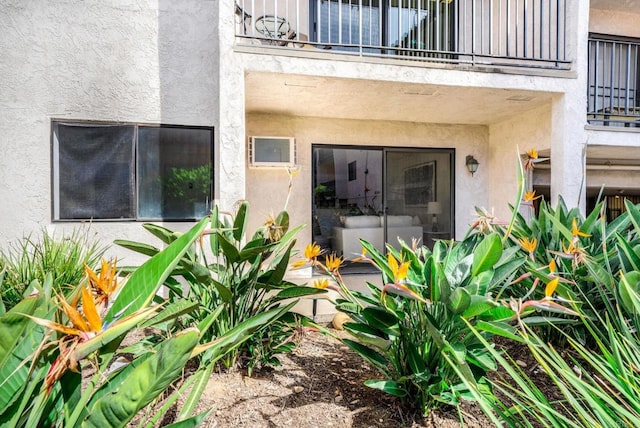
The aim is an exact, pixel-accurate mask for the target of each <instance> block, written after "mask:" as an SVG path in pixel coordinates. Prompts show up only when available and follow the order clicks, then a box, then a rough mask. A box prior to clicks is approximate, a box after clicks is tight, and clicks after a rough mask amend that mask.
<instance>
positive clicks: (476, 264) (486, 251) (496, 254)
mask: <svg viewBox="0 0 640 428" xmlns="http://www.w3.org/2000/svg"><path fill="white" fill-rule="evenodd" d="M500 257H502V242H501V241H500V236H498V234H497V233H492V234H490V235H487V236H485V238H484V239H483V240H482V242H480V244H479V245H478V246H477V247H476V249H475V251H474V253H473V264H472V268H471V275H472V276H476V275H478V274H479V273H481V272H484V271H486V270H489V269H491V268H492V267H493V265H495V264H496V263H497V262H498V260H500Z"/></svg>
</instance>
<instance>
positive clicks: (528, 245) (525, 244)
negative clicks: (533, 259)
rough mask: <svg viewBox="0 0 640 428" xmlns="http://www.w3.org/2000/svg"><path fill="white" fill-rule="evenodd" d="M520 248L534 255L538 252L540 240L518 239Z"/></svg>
mask: <svg viewBox="0 0 640 428" xmlns="http://www.w3.org/2000/svg"><path fill="white" fill-rule="evenodd" d="M518 242H519V243H520V246H521V247H522V248H523V249H524V250H525V251H527V252H529V253H532V252H534V251H535V250H536V246H537V245H538V240H537V239H536V238H531V239H529V238H520V239H518Z"/></svg>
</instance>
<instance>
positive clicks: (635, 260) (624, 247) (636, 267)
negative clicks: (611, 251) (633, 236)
mask: <svg viewBox="0 0 640 428" xmlns="http://www.w3.org/2000/svg"><path fill="white" fill-rule="evenodd" d="M616 239H617V240H618V245H617V248H618V257H619V258H620V262H621V263H622V265H623V266H624V270H625V272H630V271H640V257H638V254H637V253H636V252H635V250H634V249H633V248H632V247H631V245H630V243H629V241H627V240H626V239H624V238H623V237H622V236H620V235H619V234H616Z"/></svg>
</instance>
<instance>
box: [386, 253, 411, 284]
mask: <svg viewBox="0 0 640 428" xmlns="http://www.w3.org/2000/svg"><path fill="white" fill-rule="evenodd" d="M387 261H388V262H389V268H390V269H391V272H392V273H393V282H394V283H396V284H399V283H400V282H401V281H403V280H404V279H405V278H406V277H407V274H408V273H409V265H410V264H411V263H410V262H404V263H400V264H398V261H397V260H396V258H395V257H394V256H393V254H391V253H389V255H388V256H387Z"/></svg>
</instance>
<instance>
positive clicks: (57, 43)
mask: <svg viewBox="0 0 640 428" xmlns="http://www.w3.org/2000/svg"><path fill="white" fill-rule="evenodd" d="M217 5H218V2H217V1H216V0H182V1H179V2H176V1H172V0H112V1H97V0H92V1H81V0H57V1H52V2H48V1H13V2H2V6H1V7H2V10H1V13H0V28H1V29H2V30H1V32H2V36H1V37H0V56H1V57H2V61H0V94H2V96H1V97H0V149H1V151H2V153H3V159H2V168H0V171H1V172H0V179H2V182H3V185H2V187H1V188H0V199H1V200H2V201H4V203H2V204H1V205H0V242H1V243H2V244H5V243H6V242H7V241H9V240H11V239H14V238H17V237H22V236H23V234H28V233H29V232H31V231H38V230H39V229H40V228H42V227H48V228H50V229H68V228H72V227H76V226H77V225H78V224H77V223H56V224H54V225H52V224H51V198H52V196H51V184H50V175H51V172H50V165H51V135H50V132H51V130H50V126H51V125H50V123H51V119H52V118H56V119H79V120H96V121H122V122H142V123H164V124H179V125H203V126H213V125H214V124H215V120H214V118H216V117H217V116H218V103H217V92H218V89H217V85H218V82H217V75H216V73H217V68H218V66H217V63H218V59H217V58H218V53H217V50H218V47H217V44H215V43H214V39H215V35H216V30H217V25H216V23H217V18H216V17H217V10H216V6H217ZM172 227H182V228H184V227H188V225H182V226H180V225H176V226H172ZM92 229H93V230H94V231H95V232H96V233H97V234H98V235H99V236H100V237H101V238H102V239H104V240H105V241H107V242H111V241H112V240H113V239H114V238H119V237H125V236H126V237H128V238H129V239H137V238H144V239H148V234H147V233H146V232H144V231H143V230H142V227H141V225H140V224H139V223H135V222H130V223H94V224H93V226H92Z"/></svg>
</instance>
